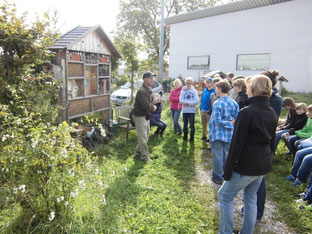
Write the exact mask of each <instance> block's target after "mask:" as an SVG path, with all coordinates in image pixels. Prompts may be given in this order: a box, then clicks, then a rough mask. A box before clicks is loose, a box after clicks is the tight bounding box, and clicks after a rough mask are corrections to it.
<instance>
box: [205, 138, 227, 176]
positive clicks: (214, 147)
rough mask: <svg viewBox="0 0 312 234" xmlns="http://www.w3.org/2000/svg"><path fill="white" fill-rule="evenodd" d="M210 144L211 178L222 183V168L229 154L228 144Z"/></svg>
mask: <svg viewBox="0 0 312 234" xmlns="http://www.w3.org/2000/svg"><path fill="white" fill-rule="evenodd" d="M210 144H211V153H212V165H213V169H212V177H213V178H214V179H215V180H217V181H220V182H222V181H223V167H224V164H225V161H226V159H227V156H228V154H229V149H230V144H231V143H230V142H223V141H219V140H216V141H213V142H210Z"/></svg>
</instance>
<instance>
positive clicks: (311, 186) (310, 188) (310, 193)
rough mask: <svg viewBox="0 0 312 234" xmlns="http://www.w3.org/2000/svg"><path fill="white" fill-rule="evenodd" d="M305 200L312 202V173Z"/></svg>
mask: <svg viewBox="0 0 312 234" xmlns="http://www.w3.org/2000/svg"><path fill="white" fill-rule="evenodd" d="M305 193H306V194H305V196H304V198H305V200H307V201H310V202H312V175H311V176H310V180H309V184H308V186H307V188H306V191H305Z"/></svg>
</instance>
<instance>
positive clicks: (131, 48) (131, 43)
mask: <svg viewBox="0 0 312 234" xmlns="http://www.w3.org/2000/svg"><path fill="white" fill-rule="evenodd" d="M115 43H116V45H117V48H118V50H119V51H120V53H121V55H122V57H123V60H124V61H125V62H126V66H127V69H126V70H128V71H129V72H130V74H131V75H130V78H131V99H130V104H132V103H133V83H134V74H135V73H136V72H137V71H138V69H139V59H138V54H137V52H138V50H139V47H140V45H139V44H138V43H137V42H136V41H135V40H134V39H133V38H131V37H124V38H122V37H116V38H115Z"/></svg>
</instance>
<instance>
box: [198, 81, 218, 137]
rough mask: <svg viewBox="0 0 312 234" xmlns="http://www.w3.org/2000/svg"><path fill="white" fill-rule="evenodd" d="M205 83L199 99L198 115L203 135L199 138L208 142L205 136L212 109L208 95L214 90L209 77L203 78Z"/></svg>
mask: <svg viewBox="0 0 312 234" xmlns="http://www.w3.org/2000/svg"><path fill="white" fill-rule="evenodd" d="M205 85H206V88H205V89H204V92H203V94H202V97H201V101H200V117H201V121H202V125H203V137H202V138H201V139H202V140H203V141H206V142H209V139H208V137H207V132H208V131H207V126H208V123H209V119H210V112H211V109H212V106H211V100H210V95H211V94H212V93H213V92H215V90H214V88H213V83H212V78H211V77H209V78H208V79H206V80H205Z"/></svg>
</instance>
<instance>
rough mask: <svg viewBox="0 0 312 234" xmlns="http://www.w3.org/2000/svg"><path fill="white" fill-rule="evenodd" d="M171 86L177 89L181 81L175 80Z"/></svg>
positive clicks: (180, 85)
mask: <svg viewBox="0 0 312 234" xmlns="http://www.w3.org/2000/svg"><path fill="white" fill-rule="evenodd" d="M173 85H174V88H175V89H179V88H181V87H182V81H181V80H180V79H175V80H174V82H173Z"/></svg>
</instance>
